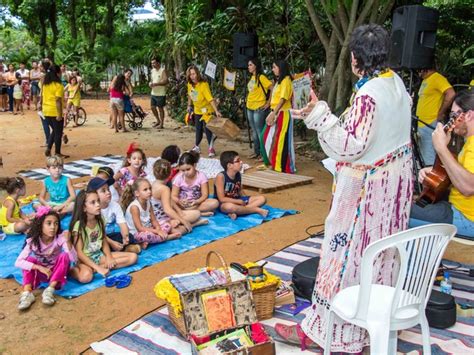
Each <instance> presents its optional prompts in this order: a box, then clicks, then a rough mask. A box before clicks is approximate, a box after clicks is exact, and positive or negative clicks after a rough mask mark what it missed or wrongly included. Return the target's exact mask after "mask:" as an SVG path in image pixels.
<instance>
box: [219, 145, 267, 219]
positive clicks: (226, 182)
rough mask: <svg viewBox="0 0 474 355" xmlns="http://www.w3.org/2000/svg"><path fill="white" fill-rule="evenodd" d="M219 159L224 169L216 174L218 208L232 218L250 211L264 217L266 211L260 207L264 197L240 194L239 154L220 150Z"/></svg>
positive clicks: (240, 165)
mask: <svg viewBox="0 0 474 355" xmlns="http://www.w3.org/2000/svg"><path fill="white" fill-rule="evenodd" d="M220 161H221V165H222V167H223V168H224V171H223V172H222V173H219V174H218V175H217V176H216V182H215V187H214V191H215V192H216V196H217V198H218V200H219V202H220V204H221V205H220V210H221V211H222V212H223V213H227V214H228V215H229V217H230V218H232V219H236V218H237V216H241V215H246V214H251V213H258V214H259V215H261V216H262V217H263V218H265V217H266V216H267V215H268V211H267V210H266V209H263V208H261V206H263V205H264V204H265V202H266V200H265V197H264V196H260V195H257V196H243V195H242V193H243V192H242V177H241V175H240V170H241V169H242V160H240V157H239V154H238V153H237V152H234V151H231V150H229V151H226V152H222V154H221V156H220Z"/></svg>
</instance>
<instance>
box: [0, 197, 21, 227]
mask: <svg viewBox="0 0 474 355" xmlns="http://www.w3.org/2000/svg"><path fill="white" fill-rule="evenodd" d="M6 200H11V201H13V203H14V204H15V207H14V208H13V213H12V218H20V206H18V202H16V201H15V200H14V199H13V197H11V196H7V197H6V198H5V201H6ZM5 201H4V202H5ZM9 224H10V222H8V220H7V208H6V207H5V205H4V204H3V203H2V207H1V208H0V226H2V227H6V226H8V225H9Z"/></svg>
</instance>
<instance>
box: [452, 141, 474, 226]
mask: <svg viewBox="0 0 474 355" xmlns="http://www.w3.org/2000/svg"><path fill="white" fill-rule="evenodd" d="M458 163H459V164H461V165H462V166H463V167H464V169H466V170H467V171H469V172H471V173H472V174H474V136H470V137H468V138H467V140H466V143H464V147H463V149H462V151H461V153H459V155H458ZM449 202H451V204H452V205H453V206H454V207H456V209H457V210H458V211H459V212H461V213H462V214H463V215H464V216H465V217H466V218H467V219H469V220H470V221H474V196H469V197H468V196H464V195H463V194H462V193H461V192H459V190H458V189H457V188H455V187H454V186H453V187H452V189H451V192H450V194H449Z"/></svg>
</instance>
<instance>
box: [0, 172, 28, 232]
mask: <svg viewBox="0 0 474 355" xmlns="http://www.w3.org/2000/svg"><path fill="white" fill-rule="evenodd" d="M0 189H2V190H6V191H7V193H8V196H7V197H6V198H5V200H3V203H2V207H1V208H0V226H1V227H2V230H3V232H4V233H6V234H21V233H24V232H25V231H26V230H27V229H28V228H29V226H30V224H31V221H30V218H28V217H27V216H26V215H24V214H23V212H21V210H20V205H19V204H18V199H19V198H20V197H22V196H25V193H26V186H25V181H24V180H23V179H22V178H20V177H14V178H8V177H7V178H0Z"/></svg>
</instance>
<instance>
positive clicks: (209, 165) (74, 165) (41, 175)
mask: <svg viewBox="0 0 474 355" xmlns="http://www.w3.org/2000/svg"><path fill="white" fill-rule="evenodd" d="M157 159H159V158H154V157H148V158H147V161H148V165H147V167H146V168H145V172H146V173H147V178H148V179H149V180H150V182H153V181H154V180H155V178H154V176H153V164H154V163H155V161H156V160H157ZM122 163H123V156H120V155H112V154H106V155H103V156H97V157H92V158H89V159H82V160H76V161H73V162H69V163H65V164H64V170H63V175H65V176H67V177H68V178H71V179H75V178H80V177H83V176H91V175H92V168H93V167H94V166H98V167H100V166H109V167H111V168H112V169H113V170H114V171H115V172H117V171H118V170H119V169H120V168H121V167H122ZM249 168H250V166H249V165H248V164H244V165H243V170H247V169H249ZM197 169H198V170H199V171H201V172H203V173H204V174H205V175H206V176H207V178H208V179H213V178H215V177H216V176H217V174H219V173H220V172H221V171H222V167H221V163H220V161H219V159H209V158H201V159H199V162H198V165H197ZM18 174H19V175H21V176H23V177H26V178H29V179H33V180H43V179H45V178H46V177H47V176H49V173H48V171H47V170H46V169H45V168H38V169H32V170H20V171H18Z"/></svg>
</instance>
